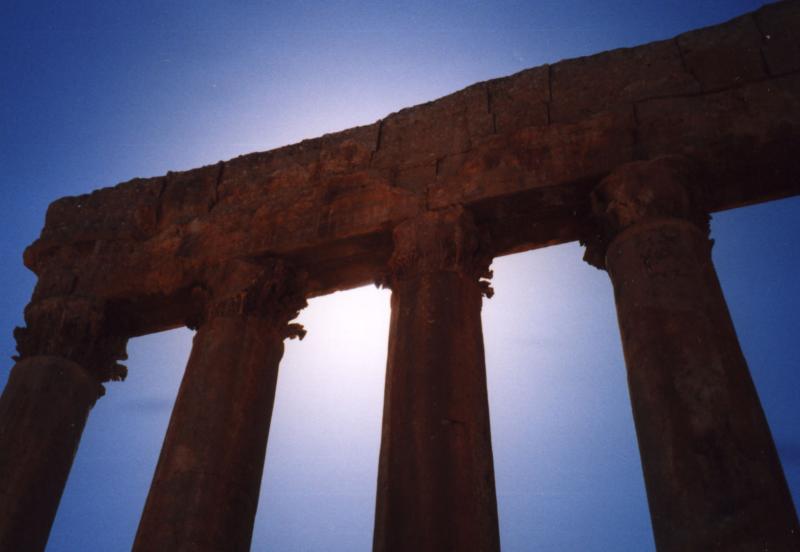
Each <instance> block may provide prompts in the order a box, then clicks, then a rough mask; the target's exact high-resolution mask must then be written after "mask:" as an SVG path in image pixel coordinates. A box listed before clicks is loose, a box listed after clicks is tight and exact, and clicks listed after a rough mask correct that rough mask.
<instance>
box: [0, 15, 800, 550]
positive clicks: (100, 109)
mask: <svg viewBox="0 0 800 552" xmlns="http://www.w3.org/2000/svg"><path fill="white" fill-rule="evenodd" d="M760 4H761V2H757V1H744V0H716V1H711V0H693V1H688V0H672V1H660V2H654V1H607V2H590V1H588V0H568V1H544V2H533V1H528V2H514V1H497V2H480V1H475V0H473V1H451V2H447V3H444V2H442V3H434V2H382V1H375V2H370V3H366V2H364V3H359V2H310V1H307V2H304V1H297V2H291V3H289V2H286V3H277V2H236V3H233V2H202V1H201V2H176V1H159V2H154V1H152V2H119V1H104V2H95V1H85V2H36V1H25V2H23V1H8V0H6V1H4V2H2V3H0V69H2V76H3V79H2V84H0V169H1V170H0V178H1V179H2V186H3V187H2V192H3V197H4V201H5V209H4V213H3V217H2V220H0V225H2V228H1V230H2V231H0V258H2V259H4V262H3V263H2V264H1V265H0V278H2V279H1V280H0V283H2V291H3V293H2V294H0V322H1V323H0V353H2V356H3V358H6V359H8V358H9V357H10V356H11V355H12V354H14V343H13V340H12V338H11V332H12V328H13V327H14V326H15V325H19V324H21V321H22V310H23V308H24V305H25V303H26V302H27V301H28V298H29V297H30V293H31V291H32V289H33V285H34V282H35V280H34V277H33V275H32V274H31V273H29V272H28V271H27V270H26V269H25V268H24V267H23V265H22V260H21V255H22V251H23V249H24V247H25V246H26V245H27V244H29V243H30V242H32V241H33V240H34V239H35V238H36V236H37V235H38V232H39V230H40V228H41V226H42V224H43V221H44V213H45V210H46V207H47V205H48V204H49V203H50V202H51V201H52V200H54V199H56V198H58V197H61V196H64V195H74V194H79V193H85V192H88V191H90V190H92V189H95V188H98V187H102V186H108V185H113V184H115V183H117V182H120V181H124V180H128V179H130V178H132V177H135V176H151V175H159V174H163V173H165V172H166V171H168V170H182V169H188V168H191V167H195V166H200V165H205V164H209V163H213V162H216V161H218V160H220V159H228V158H231V157H234V156H236V155H239V154H241V153H245V152H249V151H257V150H266V149H270V148H273V147H277V146H281V145H284V144H288V143H292V142H296V141H298V140H300V139H303V138H310V137H314V136H317V135H320V134H323V133H325V132H329V131H335V130H341V129H344V128H348V127H351V126H355V125H358V124H365V123H371V122H373V121H375V120H377V119H379V118H381V117H383V116H385V115H387V114H388V113H390V112H392V111H396V110H398V109H400V108H402V107H406V106H410V105H413V104H417V103H421V102H424V101H428V100H431V99H435V98H437V97H439V96H442V95H445V94H447V93H450V92H453V91H455V90H457V89H459V88H462V87H464V86H467V85H469V84H472V83H473V82H477V81H481V80H485V79H489V78H493V77H499V76H503V75H507V74H510V73H513V72H516V71H518V70H521V69H524V68H527V67H532V66H536V65H541V64H543V63H548V62H554V61H558V60H560V59H563V58H569V57H576V56H581V55H587V54H592V53H596V52H599V51H602V50H607V49H611V48H616V47H620V46H633V45H636V44H640V43H644V42H649V41H652V40H656V39H662V38H668V37H671V36H673V35H675V34H677V33H679V32H683V31H686V30H690V29H693V28H696V27H700V26H704V25H709V24H714V23H718V22H721V21H724V20H726V19H728V18H730V17H732V16H735V15H738V14H740V13H743V12H745V11H749V10H751V9H755V8H756V7H758V6H759V5H760ZM712 233H713V237H714V238H716V240H717V245H716V246H715V249H714V257H715V260H716V263H717V268H718V271H719V273H720V278H721V280H722V284H723V288H724V290H725V293H726V296H727V297H728V302H729V306H730V309H731V312H732V315H733V318H734V321H735V323H736V327H737V330H738V332H739V335H740V339H741V343H742V346H743V349H744V351H745V354H746V356H747V358H748V361H749V362H750V367H751V370H752V373H753V377H754V379H755V381H756V385H757V387H758V389H759V391H760V393H761V397H762V402H763V404H764V408H765V410H766V413H767V416H768V418H769V421H770V423H771V425H772V428H773V433H774V436H775V440H776V442H777V444H778V448H779V451H780V455H781V458H782V460H783V462H784V469H785V471H786V474H787V477H788V479H789V481H790V485H791V487H792V492H793V495H794V497H795V501H796V502H797V501H798V497H800V430H798V429H797V426H796V423H797V420H800V400H799V399H800V396H799V392H798V390H800V363H799V362H798V356H797V352H796V343H797V328H798V327H799V326H800V314H798V313H800V289H798V286H797V282H796V275H797V274H798V273H800V255H798V245H797V242H796V240H797V236H798V235H800V198H794V199H789V200H784V201H781V202H775V203H771V204H766V205H760V206H755V207H750V208H746V209H741V210H738V211H735V212H727V213H721V214H718V215H716V216H715V218H714V221H713V224H712ZM581 255H582V251H581V250H580V248H579V247H578V246H577V245H576V244H568V245H564V246H560V247H555V248H550V249H547V250H541V251H536V252H529V253H526V254H521V255H515V256H510V257H505V258H501V259H497V260H496V261H495V263H494V269H495V279H494V287H495V289H496V290H497V295H496V296H495V298H493V299H492V300H491V301H488V302H487V303H486V304H485V306H484V312H483V320H484V326H485V340H486V351H487V364H488V377H489V393H490V408H491V417H492V432H493V445H494V451H495V469H496V476H497V492H498V503H499V510H500V529H501V538H502V544H503V549H504V550H506V551H527V550H558V551H572V550H575V551H608V550H620V551H628V550H630V551H646V550H652V549H653V542H652V536H651V533H650V525H649V518H648V513H647V505H646V501H645V496H644V489H643V481H642V475H641V468H640V465H639V458H638V452H637V449H636V442H635V436H634V431H633V422H632V418H631V413H630V406H629V401H628V395H627V388H626V383H625V372H624V367H623V361H622V355H621V349H620V345H619V336H618V330H617V326H616V319H615V313H614V307H613V297H612V292H611V286H610V284H609V281H608V278H607V276H606V275H605V273H603V272H600V271H597V270H595V269H593V268H591V267H589V266H588V265H586V264H584V263H583V262H582V261H581V260H580V258H581ZM388 298H389V294H388V292H387V291H385V290H376V289H374V288H361V289H358V290H353V291H350V292H346V293H337V294H334V295H331V296H328V297H323V298H318V299H314V300H312V301H311V304H310V306H309V307H308V308H307V309H306V310H305V311H304V312H303V313H302V315H301V321H302V322H304V323H305V324H306V327H307V328H308V330H309V336H308V337H307V338H306V340H304V341H303V342H302V343H297V342H291V343H289V344H288V346H287V350H286V355H285V357H284V361H283V363H282V366H281V374H280V378H279V382H278V392H277V399H276V405H275V411H274V416H273V425H272V431H271V435H270V442H269V450H268V454H267V467H266V470H265V474H264V481H263V484H262V493H261V494H262V496H261V501H260V504H259V511H258V518H257V522H256V528H255V534H254V539H253V550H275V551H358V550H368V549H369V548H370V546H371V532H372V523H373V509H374V494H375V483H376V476H377V458H378V444H379V439H380V415H381V407H382V400H383V378H384V370H385V360H386V354H385V349H386V340H387V331H388V316H389V313H388ZM191 335H192V334H191V332H189V331H188V330H176V331H172V332H166V333H163V334H158V335H153V336H147V337H144V338H139V339H135V340H132V341H131V343H130V344H129V353H130V361H129V363H128V365H129V368H130V375H129V378H128V380H127V381H126V382H124V383H113V384H109V385H108V386H107V388H108V393H107V396H106V397H104V398H103V399H102V400H101V401H99V403H98V404H97V406H96V407H95V409H94V410H93V412H92V414H91V416H90V419H89V423H88V425H87V428H86V432H85V433H84V438H83V441H82V443H81V448H80V450H79V452H78V455H77V457H76V460H75V465H74V467H73V472H72V475H71V477H70V480H69V482H68V484H67V488H66V491H65V494H64V498H63V500H62V504H61V509H60V511H59V514H58V517H57V518H56V522H55V525H54V527H53V532H52V534H51V538H50V543H49V546H48V550H49V551H51V552H55V551H58V552H62V551H76V550H81V551H84V550H85V551H92V550H98V551H109V552H111V551H117V550H128V549H129V548H130V544H131V542H132V539H133V535H134V533H135V530H136V526H137V523H138V518H139V515H140V513H141V510H142V507H143V505H144V500H145V496H146V493H147V487H148V485H149V482H150V479H151V477H152V473H153V470H154V467H155V463H156V460H157V456H158V451H159V448H160V446H161V442H162V439H163V434H164V430H165V428H166V424H167V421H168V418H169V413H170V409H171V406H172V402H173V401H174V397H175V393H176V391H177V387H178V383H179V381H180V378H181V375H182V372H183V368H184V365H185V362H186V358H187V355H188V351H189V348H190V346H191ZM11 364H12V362H11V361H10V360H6V361H5V362H4V363H3V364H2V365H0V384H4V382H5V380H6V378H7V376H8V371H9V369H10V367H11Z"/></svg>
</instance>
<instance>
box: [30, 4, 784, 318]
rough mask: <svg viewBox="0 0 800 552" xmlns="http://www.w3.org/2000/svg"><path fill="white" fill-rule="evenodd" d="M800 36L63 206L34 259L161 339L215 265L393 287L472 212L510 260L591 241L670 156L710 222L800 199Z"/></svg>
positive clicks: (578, 81)
mask: <svg viewBox="0 0 800 552" xmlns="http://www.w3.org/2000/svg"><path fill="white" fill-rule="evenodd" d="M798 28H800V7H798V3H797V2H791V1H790V2H782V3H777V4H772V5H768V6H765V7H763V8H761V9H760V10H758V11H756V12H754V13H751V14H746V15H743V16H741V17H738V18H736V19H734V20H732V21H730V22H727V23H724V24H722V25H718V26H715V27H709V28H705V29H700V30H697V31H692V32H688V33H684V34H682V35H679V36H678V37H676V38H674V39H670V40H664V41H660V42H654V43H651V44H647V45H644V46H639V47H636V48H623V49H619V50H613V51H609V52H604V53H601V54H597V55H594V56H590V57H585V58H579V59H571V60H565V61H561V62H558V63H555V64H552V65H545V66H542V67H536V68H533V69H529V70H526V71H522V72H520V73H517V74H516V75H512V76H510V77H505V78H500V79H495V80H491V81H486V82H482V83H478V84H475V85H473V86H470V87H468V88H466V89H464V90H462V91H460V92H456V93H455V94H452V95H450V96H446V97H444V98H441V99H439V100H436V101H433V102H430V103H427V104H423V105H419V106H416V107H412V108H408V109H404V110H402V111H399V112H397V113H393V114H391V115H389V116H387V117H386V118H384V119H382V120H381V121H378V122H377V123H374V124H372V125H368V126H363V127H358V128H353V129H349V130H345V131H343V132H339V133H335V134H328V135H325V136H322V137H320V138H316V139H312V140H306V141H304V142H301V143H299V144H295V145H291V146H287V147H283V148H279V149H276V150H272V151H267V152H263V153H252V154H248V155H244V156H241V157H237V158H235V159H232V160H229V161H225V162H220V163H218V164H216V165H210V166H207V167H203V168H199V169H194V170H190V171H186V172H177V173H168V174H167V175H165V176H161V177H155V178H148V179H135V180H132V181H130V182H126V183H124V184H120V185H118V186H116V187H113V188H104V189H101V190H98V191H95V192H93V193H91V194H87V195H83V196H78V197H67V198H63V199H60V200H58V201H56V202H54V203H53V204H52V205H51V206H50V209H49V210H48V214H47V220H46V224H45V227H44V230H43V231H42V235H41V237H40V238H39V239H38V240H37V241H36V242H35V243H34V244H33V245H32V246H31V247H30V248H29V249H28V250H27V251H26V254H25V262H26V264H27V266H28V267H30V268H31V269H32V270H33V271H34V272H36V273H37V275H38V276H39V286H38V287H37V291H36V298H37V299H38V298H44V297H48V296H51V295H60V294H65V293H80V294H84V295H88V296H93V297H98V298H100V299H103V300H107V301H109V302H110V303H111V305H112V307H114V308H117V309H120V310H121V311H122V313H123V314H124V316H123V318H125V319H127V321H128V324H129V325H130V331H131V332H133V333H136V334H142V333H148V332H151V331H155V330H159V329H164V328H168V327H174V326H178V325H180V324H181V323H182V322H183V320H185V319H186V318H189V317H191V315H192V313H191V312H189V311H190V310H191V309H190V304H191V302H190V301H188V296H189V291H190V289H191V288H192V286H194V285H195V283H196V281H197V280H198V279H199V275H200V274H201V273H202V271H203V270H205V267H206V266H207V265H208V264H209V263H214V262H218V261H220V260H224V259H232V258H237V257H258V256H265V255H266V256H270V255H272V256H280V257H283V258H288V259H291V260H292V261H293V262H295V263H296V264H297V265H298V266H300V267H302V268H303V269H305V270H307V271H308V273H309V282H308V284H309V290H310V293H311V294H312V295H319V294H324V293H328V292H330V291H333V290H337V289H347V288H350V287H354V286H357V285H362V284H365V283H368V282H371V281H374V280H375V279H376V277H377V276H378V275H379V273H380V271H381V270H382V268H383V265H384V264H385V262H386V260H387V259H388V257H389V255H390V253H391V236H390V231H391V228H392V227H393V226H395V225H396V224H397V223H399V222H401V221H403V220H406V219H410V218H413V217H415V216H417V215H419V214H420V213H423V212H425V211H427V210H435V209H441V208H446V207H450V206H458V205H460V206H462V207H465V208H468V209H470V211H471V212H472V213H473V215H474V217H475V221H476V223H477V224H478V225H479V226H480V227H481V228H482V230H484V231H486V232H488V233H489V234H490V235H491V237H492V244H493V248H494V250H493V251H492V254H493V255H501V254H506V253H510V252H514V251H522V250H526V249H532V248H537V247H543V246H546V245H551V244H555V243H562V242H567V241H573V240H576V239H578V238H580V237H582V234H583V233H584V231H585V219H586V215H587V214H588V213H589V211H590V199H589V194H590V191H591V189H592V188H593V186H594V184H595V183H596V182H597V181H599V179H600V178H602V177H604V176H605V175H606V174H608V173H610V172H611V171H612V170H613V169H614V168H615V167H617V166H618V165H620V164H623V163H627V162H630V161H634V160H638V159H652V158H655V157H658V156H660V155H665V154H684V155H687V156H689V157H691V158H692V159H694V160H695V161H696V162H697V164H698V165H699V166H700V167H701V170H702V172H703V174H702V178H701V180H702V182H703V183H704V186H705V187H706V188H707V190H706V197H707V205H706V207H707V208H708V210H709V211H715V210H720V209H727V208H730V207H735V206H739V205H743V204H747V203H753V202H758V201H764V200H767V199H773V198H776V197H782V196H787V195H792V194H796V193H798V192H800V177H798V175H800V157H798V156H797V155H796V144H797V143H800V94H799V93H798V91H800V45H798V38H797V36H798V35H797V32H796V30H797V29H798ZM530 221H535V222H534V223H533V224H531V223H530ZM522 222H525V224H522Z"/></svg>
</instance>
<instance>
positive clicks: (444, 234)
mask: <svg viewBox="0 0 800 552" xmlns="http://www.w3.org/2000/svg"><path fill="white" fill-rule="evenodd" d="M392 238H393V241H394V250H393V252H392V256H391V258H390V259H389V263H388V272H387V273H386V274H385V275H384V276H383V278H382V279H381V280H380V281H379V282H378V283H379V284H380V285H385V286H386V287H391V285H392V283H393V282H398V281H403V280H408V279H412V278H416V277H419V276H420V275H423V274H429V273H433V272H442V271H444V272H460V273H462V274H464V275H466V276H468V277H470V278H471V279H473V280H474V281H475V282H476V283H477V285H478V286H479V287H480V289H481V292H482V293H483V295H485V296H487V297H491V296H492V295H493V293H494V291H493V290H492V288H491V287H490V285H489V282H488V279H489V278H491V277H492V272H491V271H490V270H489V265H490V264H491V262H492V257H491V254H490V253H489V248H488V247H487V244H488V238H487V236H486V235H485V234H482V233H481V232H480V231H479V229H478V227H477V226H476V225H475V223H474V221H473V219H472V216H471V215H470V213H469V212H467V211H465V210H464V209H463V208H462V207H451V208H448V209H443V210H439V211H427V212H425V213H423V214H422V215H420V216H418V217H415V218H412V219H409V220H406V221H404V222H402V223H400V224H398V225H397V226H396V227H395V228H394V231H393V233H392Z"/></svg>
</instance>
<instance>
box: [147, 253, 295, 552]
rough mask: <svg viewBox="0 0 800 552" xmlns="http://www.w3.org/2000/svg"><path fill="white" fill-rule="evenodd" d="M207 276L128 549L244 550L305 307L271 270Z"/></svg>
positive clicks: (285, 273) (239, 266)
mask: <svg viewBox="0 0 800 552" xmlns="http://www.w3.org/2000/svg"><path fill="white" fill-rule="evenodd" d="M232 264H233V265H234V266H232V267H226V268H225V269H223V275H222V277H215V279H216V281H215V282H214V283H213V284H212V285H213V288H212V290H211V292H210V296H209V298H208V301H209V306H208V308H207V309H206V313H205V316H204V319H203V320H202V321H201V322H200V324H199V329H198V331H197V334H196V335H195V338H194V343H193V346H192V352H191V355H190V357H189V362H188V364H187V367H186V372H185V374H184V377H183V380H182V382H181V386H180V389H179V391H178V397H177V399H176V402H175V406H174V408H173V411H172V417H171V418H170V423H169V428H168V429H167V434H166V437H165V440H164V445H163V448H162V450H161V456H160V458H159V461H158V466H157V467H156V472H155V476H154V478H153V483H152V486H151V488H150V493H149V495H148V497H147V502H146V505H145V509H144V513H143V515H142V519H141V522H140V525H139V530H138V533H137V535H136V541H135V543H134V547H133V549H134V550H138V551H142V552H145V551H152V550H170V551H209V552H210V551H218V550H229V551H247V550H249V548H250V540H251V537H252V531H253V523H254V521H255V514H256V507H257V505H258V496H259V488H260V485H261V474H262V471H263V467H264V456H265V453H266V447H267V438H268V434H269V426H270V419H271V416H272V406H273V402H274V398H275V387H276V382H277V377H278V364H279V363H280V360H281V357H282V356H283V340H284V338H285V337H287V336H294V335H298V334H299V335H300V337H302V333H303V332H302V329H300V328H299V326H297V325H294V324H293V325H288V324H287V322H288V321H289V320H290V319H291V318H294V317H295V316H296V315H297V311H298V310H299V309H300V308H302V307H303V306H304V305H305V299H304V298H303V296H302V293H301V291H300V289H299V281H298V278H297V277H296V275H295V274H293V273H292V271H291V270H289V269H288V268H287V267H286V265H284V264H283V263H280V262H274V263H271V264H270V265H269V266H267V267H262V266H256V265H252V264H250V263H232Z"/></svg>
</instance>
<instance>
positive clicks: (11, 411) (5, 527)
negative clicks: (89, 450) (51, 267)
mask: <svg viewBox="0 0 800 552" xmlns="http://www.w3.org/2000/svg"><path fill="white" fill-rule="evenodd" d="M101 392H102V388H101V386H100V384H99V382H98V381H97V380H96V379H94V378H93V377H91V376H90V375H89V374H88V372H87V371H86V370H84V369H83V368H81V367H80V366H78V365H77V364H75V363H74V362H71V361H69V360H66V359H63V358H59V357H54V356H35V357H29V358H26V359H23V360H21V361H19V362H18V363H17V364H16V365H15V366H14V368H13V369H12V370H11V375H10V376H9V378H8V383H7V384H6V387H5V390H4V391H3V395H2V397H0V490H1V491H0V550H9V551H11V550H20V551H22V550H24V551H26V552H36V551H40V550H44V548H45V545H46V544H47V537H48V536H49V534H50V526H51V525H52V523H53V519H54V518H55V515H56V509H57V508H58V503H59V501H60V500H61V494H62V492H63V491H64V485H65V484H66V482H67V476H68V475H69V470H70V468H71V467H72V460H73V458H74V457H75V453H76V452H77V450H78V443H79V441H80V439H81V434H82V433H83V427H84V426H85V425H86V418H87V417H88V415H89V410H91V408H92V406H93V405H94V403H95V401H96V400H97V398H98V397H99V396H100V394H101Z"/></svg>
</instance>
